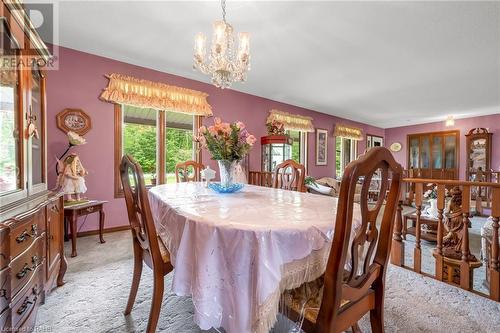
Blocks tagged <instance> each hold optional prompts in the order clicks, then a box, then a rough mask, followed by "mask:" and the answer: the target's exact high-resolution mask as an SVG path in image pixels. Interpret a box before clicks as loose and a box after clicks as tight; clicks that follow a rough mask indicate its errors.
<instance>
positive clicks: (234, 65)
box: [193, 0, 250, 89]
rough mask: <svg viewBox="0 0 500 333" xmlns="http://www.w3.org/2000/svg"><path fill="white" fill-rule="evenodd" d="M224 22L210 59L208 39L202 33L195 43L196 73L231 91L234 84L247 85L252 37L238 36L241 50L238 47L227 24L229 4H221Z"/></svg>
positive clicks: (216, 26)
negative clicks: (204, 75) (244, 83)
mask: <svg viewBox="0 0 500 333" xmlns="http://www.w3.org/2000/svg"><path fill="white" fill-rule="evenodd" d="M221 7H222V21H215V22H214V25H213V36H212V45H211V47H210V52H209V54H208V59H207V57H206V37H205V35H204V34H203V33H198V34H197V35H196V37H195V41H194V62H193V69H195V70H196V69H198V70H199V71H200V72H202V73H203V74H207V75H210V76H211V77H212V83H213V84H214V85H215V86H216V87H218V88H221V89H224V88H229V87H230V86H231V84H232V83H233V82H245V81H246V79H247V72H248V71H249V70H250V34H249V33H248V32H240V33H239V34H238V49H237V50H236V49H235V47H236V45H235V38H234V33H233V27H232V26H231V25H230V24H229V23H227V22H226V1H225V0H222V1H221Z"/></svg>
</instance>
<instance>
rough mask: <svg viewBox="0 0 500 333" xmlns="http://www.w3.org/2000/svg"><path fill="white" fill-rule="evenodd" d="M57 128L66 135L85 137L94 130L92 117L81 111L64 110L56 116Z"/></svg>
mask: <svg viewBox="0 0 500 333" xmlns="http://www.w3.org/2000/svg"><path fill="white" fill-rule="evenodd" d="M56 121H57V128H59V129H60V130H61V131H63V132H64V133H67V132H69V131H73V132H75V133H77V134H79V135H84V134H86V133H87V132H88V131H90V129H91V128H92V121H91V120H90V116H89V115H88V114H86V113H85V112H84V111H83V110H80V109H64V110H63V111H61V112H59V113H58V114H57V115H56Z"/></svg>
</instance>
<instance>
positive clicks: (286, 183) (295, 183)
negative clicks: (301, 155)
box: [273, 160, 306, 192]
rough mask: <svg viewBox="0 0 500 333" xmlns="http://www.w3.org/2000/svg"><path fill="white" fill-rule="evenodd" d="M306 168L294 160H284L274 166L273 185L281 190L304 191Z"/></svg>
mask: <svg viewBox="0 0 500 333" xmlns="http://www.w3.org/2000/svg"><path fill="white" fill-rule="evenodd" d="M305 177H306V169H305V167H304V166H303V165H302V164H299V163H297V162H295V161H294V160H286V161H284V162H282V163H281V164H278V166H276V169H275V171H274V179H273V187H274V188H280V189H283V190H291V191H298V192H304V191H305V185H304V179H305Z"/></svg>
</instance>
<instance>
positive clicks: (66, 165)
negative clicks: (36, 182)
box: [58, 154, 87, 201]
mask: <svg viewBox="0 0 500 333" xmlns="http://www.w3.org/2000/svg"><path fill="white" fill-rule="evenodd" d="M59 163H61V162H60V161H59ZM60 170H62V172H61V173H60V174H59V179H58V185H59V186H60V188H61V189H62V191H63V192H64V194H65V195H66V199H67V200H68V201H74V200H76V201H79V200H81V194H83V193H85V192H87V187H86V186H85V178H84V177H85V175H86V174H87V171H85V169H84V167H83V165H82V163H81V162H80V158H79V157H78V155H76V154H70V155H68V156H67V157H66V158H65V159H64V161H63V162H62V165H61V167H60ZM73 195H74V196H75V198H73Z"/></svg>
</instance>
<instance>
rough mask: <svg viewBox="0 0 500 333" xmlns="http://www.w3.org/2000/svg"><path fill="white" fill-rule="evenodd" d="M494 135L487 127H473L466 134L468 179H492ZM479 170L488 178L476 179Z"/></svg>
mask: <svg viewBox="0 0 500 333" xmlns="http://www.w3.org/2000/svg"><path fill="white" fill-rule="evenodd" d="M492 136H493V133H489V132H488V130H487V129H486V128H473V129H471V130H470V131H469V132H468V133H467V134H465V137H466V148H465V149H466V156H465V157H466V159H467V169H466V170H465V172H466V179H467V180H478V181H481V180H487V181H491V179H489V178H490V176H491V175H490V173H489V171H490V169H491V152H492V145H491V142H492ZM478 171H482V173H483V174H484V176H486V179H475V178H476V173H477V172H478Z"/></svg>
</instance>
